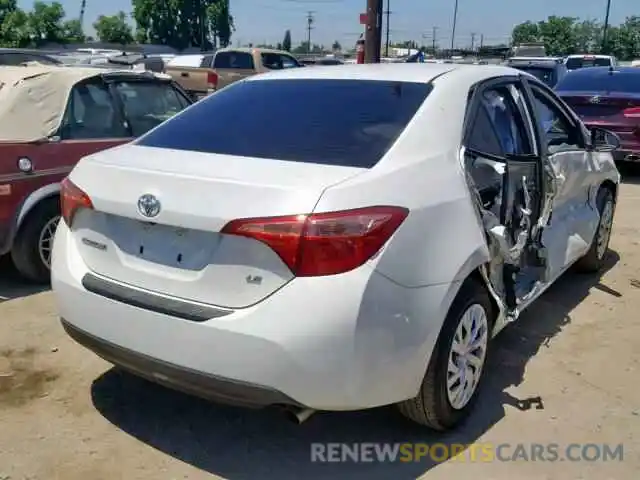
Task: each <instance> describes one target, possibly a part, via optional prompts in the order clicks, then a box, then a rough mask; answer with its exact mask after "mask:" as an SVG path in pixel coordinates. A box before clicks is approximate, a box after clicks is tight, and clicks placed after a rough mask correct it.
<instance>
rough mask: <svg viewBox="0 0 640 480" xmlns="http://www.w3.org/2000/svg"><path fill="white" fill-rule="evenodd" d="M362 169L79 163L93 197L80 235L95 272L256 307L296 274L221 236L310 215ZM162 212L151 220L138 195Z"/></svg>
mask: <svg viewBox="0 0 640 480" xmlns="http://www.w3.org/2000/svg"><path fill="white" fill-rule="evenodd" d="M364 171H366V169H362V168H354V167H342V166H327V165H317V164H312V163H301V162H284V161H277V160H271V159H259V158H247V157H235V156H226V155H216V154H207V153H198V152H185V151H178V150H169V149H159V148H153V147H141V146H135V145H126V146H124V147H121V148H116V149H114V150H111V151H110V152H103V153H100V154H97V155H94V156H93V157H91V158H90V159H87V160H85V161H82V162H81V163H80V164H79V165H78V167H77V168H76V170H74V172H73V173H72V176H71V177H70V179H71V181H73V182H74V183H75V184H76V185H78V186H79V187H80V188H81V189H83V190H85V191H86V192H88V194H89V196H90V197H91V201H92V203H93V206H94V210H82V211H80V212H79V213H78V215H77V216H76V218H75V220H74V223H73V228H72V230H73V236H74V239H75V241H76V244H77V247H78V250H79V252H80V255H81V257H82V259H83V261H84V263H85V264H86V266H87V267H88V269H89V270H90V271H92V272H93V273H95V274H98V275H101V276H103V277H106V278H109V279H113V280H116V281H118V282H122V283H125V284H129V285H132V286H135V287H138V288H144V289H146V290H150V291H153V292H158V293H161V294H165V295H169V296H172V297H177V298H183V299H185V300H190V301H196V302H201V303H206V304H211V305H217V306H221V307H227V308H242V307H247V306H250V305H252V304H255V303H257V302H259V301H260V300H262V299H263V298H265V297H266V296H268V295H270V294H271V293H273V292H274V291H276V290H277V289H279V288H280V287H282V286H283V285H285V284H286V283H287V282H288V281H289V280H291V279H292V278H293V274H292V273H291V271H290V270H289V269H288V268H287V266H286V264H285V263H284V262H283V261H282V259H281V258H280V257H279V256H278V255H277V254H276V253H275V251H274V250H272V249H271V248H270V247H268V246H267V245H265V244H264V243H261V242H259V241H257V240H255V239H251V238H246V237H242V236H236V235H226V234H221V233H220V231H221V229H222V228H223V227H224V225H226V224H227V223H228V222H229V221H231V220H235V219H238V218H251V217H270V216H281V215H292V214H305V213H311V212H312V211H313V209H314V207H315V205H316V203H317V201H318V199H319V198H320V196H321V194H322V192H323V191H324V190H325V189H326V188H327V187H329V186H331V185H335V184H336V183H339V182H341V181H343V180H345V179H347V178H350V177H353V176H354V175H357V174H360V173H362V172H364ZM145 194H149V195H153V196H154V197H155V198H156V199H157V200H158V201H159V202H160V204H161V206H160V212H159V213H158V214H157V216H155V217H153V218H145V217H144V216H143V215H142V214H141V213H140V211H139V208H138V200H139V199H140V197H141V196H143V195H145Z"/></svg>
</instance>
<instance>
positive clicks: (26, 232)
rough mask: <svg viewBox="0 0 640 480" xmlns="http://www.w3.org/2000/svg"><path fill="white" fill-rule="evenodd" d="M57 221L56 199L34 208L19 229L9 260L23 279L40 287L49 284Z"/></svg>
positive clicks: (58, 209) (57, 202)
mask: <svg viewBox="0 0 640 480" xmlns="http://www.w3.org/2000/svg"><path fill="white" fill-rule="evenodd" d="M59 220H60V202H59V200H58V199H57V198H55V199H49V200H44V201H43V202H41V203H40V204H38V205H36V206H35V207H34V208H33V210H31V212H29V214H28V215H27V217H26V218H25V220H24V223H23V224H22V225H21V226H20V229H19V230H18V234H17V235H16V238H15V239H14V241H13V248H12V250H11V259H12V260H13V264H14V265H15V267H16V269H17V270H18V273H20V274H21V275H22V276H23V277H24V278H25V279H27V280H29V281H31V282H34V283H39V284H46V283H49V282H50V281H51V251H52V248H53V237H54V234H55V230H56V227H57V225H58V221H59Z"/></svg>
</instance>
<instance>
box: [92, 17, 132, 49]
mask: <svg viewBox="0 0 640 480" xmlns="http://www.w3.org/2000/svg"><path fill="white" fill-rule="evenodd" d="M93 28H94V29H95V30H96V35H97V36H98V38H99V39H100V41H101V42H105V43H118V44H121V45H126V44H129V43H132V42H133V30H132V28H131V26H130V25H129V24H127V16H126V14H125V13H124V12H118V13H117V14H115V15H100V16H99V17H98V20H96V21H95V23H94V24H93Z"/></svg>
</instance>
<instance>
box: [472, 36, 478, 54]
mask: <svg viewBox="0 0 640 480" xmlns="http://www.w3.org/2000/svg"><path fill="white" fill-rule="evenodd" d="M476 35H477V34H476V33H475V32H473V33H472V34H471V51H472V52H474V51H475V49H476Z"/></svg>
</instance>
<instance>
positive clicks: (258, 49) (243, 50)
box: [216, 47, 291, 55]
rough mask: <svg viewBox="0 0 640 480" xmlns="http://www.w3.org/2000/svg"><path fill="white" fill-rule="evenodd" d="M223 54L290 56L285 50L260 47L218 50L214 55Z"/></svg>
mask: <svg viewBox="0 0 640 480" xmlns="http://www.w3.org/2000/svg"><path fill="white" fill-rule="evenodd" d="M223 52H230V53H233V52H239V53H250V54H252V55H253V54H254V53H255V52H257V53H278V54H285V55H291V53H290V52H287V51H285V50H277V49H275V48H262V47H226V48H219V49H218V50H217V52H216V53H223Z"/></svg>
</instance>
